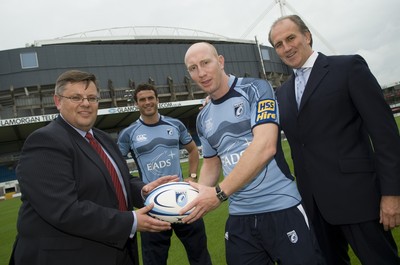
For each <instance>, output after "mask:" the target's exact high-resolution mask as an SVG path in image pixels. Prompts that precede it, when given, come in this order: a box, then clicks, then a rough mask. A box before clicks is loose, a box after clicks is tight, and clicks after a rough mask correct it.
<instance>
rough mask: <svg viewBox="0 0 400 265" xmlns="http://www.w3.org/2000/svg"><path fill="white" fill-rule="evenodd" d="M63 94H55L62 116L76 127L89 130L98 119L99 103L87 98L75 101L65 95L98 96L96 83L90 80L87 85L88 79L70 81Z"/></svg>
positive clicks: (55, 100)
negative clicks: (90, 101)
mask: <svg viewBox="0 0 400 265" xmlns="http://www.w3.org/2000/svg"><path fill="white" fill-rule="evenodd" d="M61 96H62V97H60V96H58V95H54V102H55V104H56V106H57V109H58V110H59V112H60V114H61V115H62V117H63V118H64V119H65V120H66V121H67V122H68V123H69V124H71V125H72V126H74V127H75V128H78V129H80V130H82V131H86V132H87V131H89V130H90V129H91V128H92V127H93V125H94V123H95V121H96V118H97V110H98V108H99V103H98V102H92V103H89V101H88V100H86V99H84V100H83V101H80V102H73V101H72V100H70V99H68V98H65V97H73V96H79V97H82V98H87V97H89V98H90V97H98V94H97V87H96V85H95V83H93V81H89V84H88V85H87V82H86V81H84V82H74V83H71V82H68V83H66V85H65V86H64V89H63V92H62V95H61Z"/></svg>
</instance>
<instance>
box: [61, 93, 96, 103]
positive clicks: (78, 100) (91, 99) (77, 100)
mask: <svg viewBox="0 0 400 265" xmlns="http://www.w3.org/2000/svg"><path fill="white" fill-rule="evenodd" d="M58 96H59V97H61V98H67V99H69V100H71V101H72V102H74V103H81V102H82V103H83V101H84V100H85V99H86V100H87V101H88V102H89V103H93V104H94V103H97V102H99V100H100V98H99V97H94V96H92V97H87V98H84V97H81V96H72V97H64V96H61V95H58Z"/></svg>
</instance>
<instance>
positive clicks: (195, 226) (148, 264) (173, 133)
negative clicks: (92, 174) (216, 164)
mask: <svg viewBox="0 0 400 265" xmlns="http://www.w3.org/2000/svg"><path fill="white" fill-rule="evenodd" d="M133 98H134V100H135V104H136V106H137V107H138V108H139V111H140V118H139V119H138V120H137V121H136V122H134V123H132V124H131V125H130V126H129V127H128V128H126V129H124V130H123V131H122V132H121V133H120V135H119V137H118V146H119V148H120V150H121V152H122V154H123V155H124V156H127V155H128V154H129V153H131V154H132V157H133V159H134V160H135V162H136V165H137V167H138V171H139V175H140V178H141V179H142V180H143V182H144V183H149V182H152V181H153V180H156V179H159V178H160V177H162V176H165V175H178V177H179V179H180V181H182V180H183V178H184V176H183V174H182V169H181V166H180V152H179V148H180V145H181V146H183V147H184V148H185V149H186V150H187V151H188V153H189V156H188V160H189V173H188V175H189V178H192V179H193V180H194V179H196V178H197V168H198V163H199V153H198V148H197V146H196V144H195V142H194V141H193V139H192V137H191V135H190V134H189V132H188V131H187V129H186V127H185V126H184V125H183V123H182V122H181V121H179V120H178V119H174V118H171V117H167V116H163V115H160V114H159V113H158V103H159V100H158V94H157V90H156V88H155V87H154V86H153V85H150V84H141V85H139V86H138V87H137V88H136V90H135V92H134V95H133ZM171 226H172V229H173V230H174V232H175V234H176V235H177V237H178V238H179V239H180V240H181V242H182V244H183V245H184V247H185V249H186V252H187V256H188V259H189V263H190V264H191V265H208V264H211V258H210V255H209V253H208V250H207V237H206V233H205V227H204V222H203V220H202V219H200V220H197V221H196V222H194V223H192V224H172V225H171ZM171 236H172V230H169V231H167V232H166V233H164V232H163V233H141V242H142V256H143V264H144V265H166V264H167V259H168V250H169V247H170V243H171V242H170V238H171Z"/></svg>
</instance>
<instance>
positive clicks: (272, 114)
mask: <svg viewBox="0 0 400 265" xmlns="http://www.w3.org/2000/svg"><path fill="white" fill-rule="evenodd" d="M277 118H278V117H277V113H276V101H275V100H273V99H265V100H260V101H258V103H257V113H256V123H261V122H266V121H272V122H276V121H277Z"/></svg>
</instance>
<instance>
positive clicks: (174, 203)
mask: <svg viewBox="0 0 400 265" xmlns="http://www.w3.org/2000/svg"><path fill="white" fill-rule="evenodd" d="M198 194H199V191H198V190H197V189H195V188H193V187H192V186H190V184H189V183H187V182H169V183H165V184H163V185H160V186H158V187H157V188H155V189H154V190H152V191H151V192H150V193H149V195H148V196H147V198H146V200H145V202H144V204H145V205H149V204H151V203H154V207H153V209H151V210H150V211H149V212H148V214H149V215H150V216H152V217H154V218H157V219H160V220H163V221H167V222H170V223H182V219H183V218H184V217H185V216H187V215H189V214H190V213H191V211H188V212H186V213H185V214H182V215H179V211H180V210H181V209H182V208H183V207H184V206H185V205H187V204H188V203H190V202H191V201H193V199H194V198H196V197H197V195H198Z"/></svg>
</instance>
